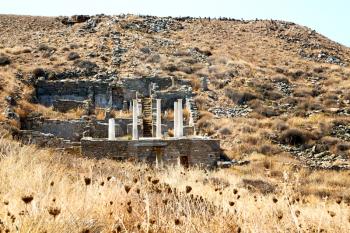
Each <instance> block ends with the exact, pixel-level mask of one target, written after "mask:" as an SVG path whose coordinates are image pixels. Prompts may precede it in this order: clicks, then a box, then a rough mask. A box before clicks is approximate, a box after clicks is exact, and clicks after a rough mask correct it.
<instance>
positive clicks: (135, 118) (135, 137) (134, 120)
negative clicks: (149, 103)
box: [132, 100, 139, 140]
mask: <svg viewBox="0 0 350 233" xmlns="http://www.w3.org/2000/svg"><path fill="white" fill-rule="evenodd" d="M137 109H138V103H137V100H133V104H132V139H133V140H138V139H139V135H138V128H137V121H138V111H137Z"/></svg>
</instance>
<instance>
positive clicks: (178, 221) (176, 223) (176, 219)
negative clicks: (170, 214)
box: [174, 218, 181, 226]
mask: <svg viewBox="0 0 350 233" xmlns="http://www.w3.org/2000/svg"><path fill="white" fill-rule="evenodd" d="M174 223H175V225H176V226H177V225H180V223H181V221H180V219H178V218H175V221H174Z"/></svg>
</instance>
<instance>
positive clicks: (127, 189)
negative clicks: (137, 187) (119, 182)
mask: <svg viewBox="0 0 350 233" xmlns="http://www.w3.org/2000/svg"><path fill="white" fill-rule="evenodd" d="M124 189H125V192H126V193H129V192H130V189H131V187H130V186H128V185H124Z"/></svg>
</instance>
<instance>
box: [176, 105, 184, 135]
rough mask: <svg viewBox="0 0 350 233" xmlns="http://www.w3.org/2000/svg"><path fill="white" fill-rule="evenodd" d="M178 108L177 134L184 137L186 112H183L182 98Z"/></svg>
mask: <svg viewBox="0 0 350 233" xmlns="http://www.w3.org/2000/svg"><path fill="white" fill-rule="evenodd" d="M177 110H178V124H177V127H178V130H177V134H178V137H183V136H184V133H183V127H184V114H183V110H182V99H178V104H177Z"/></svg>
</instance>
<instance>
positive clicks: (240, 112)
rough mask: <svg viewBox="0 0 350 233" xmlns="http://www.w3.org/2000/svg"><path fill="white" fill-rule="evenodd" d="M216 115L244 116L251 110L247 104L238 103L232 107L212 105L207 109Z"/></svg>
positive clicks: (228, 116)
mask: <svg viewBox="0 0 350 233" xmlns="http://www.w3.org/2000/svg"><path fill="white" fill-rule="evenodd" d="M208 111H209V112H211V113H213V114H214V115H215V116H217V117H227V118H230V117H246V116H248V114H249V113H251V112H252V111H253V110H252V109H251V108H249V107H248V105H239V106H235V107H233V108H221V107H214V108H210V109H209V110H208Z"/></svg>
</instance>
